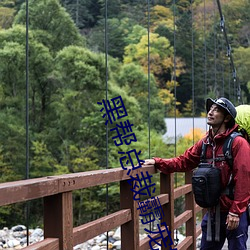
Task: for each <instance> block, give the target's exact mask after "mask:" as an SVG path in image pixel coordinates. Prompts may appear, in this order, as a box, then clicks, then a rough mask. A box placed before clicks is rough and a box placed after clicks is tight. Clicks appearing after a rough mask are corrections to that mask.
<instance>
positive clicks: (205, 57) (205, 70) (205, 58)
mask: <svg viewBox="0 0 250 250" xmlns="http://www.w3.org/2000/svg"><path fill="white" fill-rule="evenodd" d="M203 9H204V90H205V92H204V94H205V97H207V40H206V22H207V18H206V0H204V8H203Z"/></svg>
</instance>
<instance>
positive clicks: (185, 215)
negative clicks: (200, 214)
mask: <svg viewBox="0 0 250 250" xmlns="http://www.w3.org/2000/svg"><path fill="white" fill-rule="evenodd" d="M191 217H192V211H191V210H187V211H185V212H183V213H182V214H180V215H179V216H178V217H176V218H175V219H174V229H177V228H178V227H180V226H181V225H182V224H184V223H185V222H186V221H188V220H189V219H190V218H191Z"/></svg>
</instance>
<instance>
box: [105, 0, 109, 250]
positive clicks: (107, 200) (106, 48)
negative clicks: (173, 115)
mask: <svg viewBox="0 0 250 250" xmlns="http://www.w3.org/2000/svg"><path fill="white" fill-rule="evenodd" d="M107 20H108V0H105V69H106V71H105V84H106V103H107V100H108V78H109V76H108V22H107ZM108 135H109V133H108V124H107V126H106V169H108ZM108 211H109V189H108V184H106V215H108ZM107 249H108V232H107Z"/></svg>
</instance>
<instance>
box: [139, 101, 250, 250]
mask: <svg viewBox="0 0 250 250" xmlns="http://www.w3.org/2000/svg"><path fill="white" fill-rule="evenodd" d="M206 109H207V124H208V125H210V129H209V131H208V132H207V134H206V135H205V137H204V138H203V139H202V140H200V141H198V142H197V143H196V144H195V145H193V146H192V147H190V148H189V149H187V150H186V151H185V152H184V154H182V155H180V156H179V157H176V158H172V159H162V158H157V157H154V158H153V159H147V160H145V163H144V165H155V167H156V168H157V169H159V170H160V171H161V172H163V173H165V174H169V173H173V172H185V171H190V170H192V169H194V168H196V167H197V166H198V164H199V163H200V156H201V152H202V144H203V143H206V144H207V150H206V159H209V160H211V162H213V164H214V165H215V167H217V168H220V169H221V185H222V188H223V190H225V189H226V187H227V185H228V183H229V182H230V176H232V181H233V185H234V193H233V198H231V199H230V198H229V197H228V195H227V194H226V192H225V193H223V194H222V195H221V197H220V237H219V241H216V240H215V215H214V211H212V212H210V215H211V218H212V219H211V223H212V241H207V237H206V236H207V219H208V212H207V213H206V214H205V216H204V218H203V219H202V223H201V226H202V239H201V250H208V249H209V250H220V249H222V247H223V245H224V242H225V239H226V238H227V239H228V249H229V250H245V249H247V246H246V241H247V237H248V234H247V232H248V218H247V206H248V203H249V201H250V146H249V143H248V142H247V141H246V140H245V139H244V138H242V137H241V136H237V137H236V138H235V139H234V141H233V144H232V155H233V170H232V173H231V170H230V167H229V165H228V164H227V162H226V161H225V160H221V161H215V160H213V159H215V158H221V157H223V156H224V155H223V145H224V142H225V140H226V138H227V137H228V136H229V135H230V134H231V133H232V132H233V131H237V130H238V125H237V124H235V117H236V109H235V107H234V105H233V104H232V103H231V102H230V101H229V100H228V99H226V98H224V97H221V98H219V99H217V100H212V99H210V98H209V99H207V101H206ZM222 159H223V158H222Z"/></svg>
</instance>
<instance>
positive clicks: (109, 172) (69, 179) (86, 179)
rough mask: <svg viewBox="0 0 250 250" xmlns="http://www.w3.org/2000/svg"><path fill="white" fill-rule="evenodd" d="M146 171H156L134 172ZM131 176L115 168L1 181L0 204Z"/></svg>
mask: <svg viewBox="0 0 250 250" xmlns="http://www.w3.org/2000/svg"><path fill="white" fill-rule="evenodd" d="M130 168H131V167H130ZM128 169H129V168H128ZM146 171H148V172H149V174H154V173H156V170H155V168H154V166H143V167H142V168H139V169H136V170H133V172H132V174H133V176H136V174H139V173H141V172H143V173H146ZM129 178H130V177H129V176H128V175H127V171H125V170H123V169H122V168H115V169H106V170H95V171H88V172H80V173H74V174H65V175H57V176H47V177H43V178H34V179H28V180H20V181H13V182H6V183H0V206H4V205H9V204H13V203H17V202H24V201H28V200H33V199H38V198H43V197H46V196H50V195H55V194H58V193H62V192H67V191H72V190H77V189H82V188H88V187H93V186H98V185H101V184H107V183H112V182H118V181H121V180H128V179H129Z"/></svg>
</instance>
